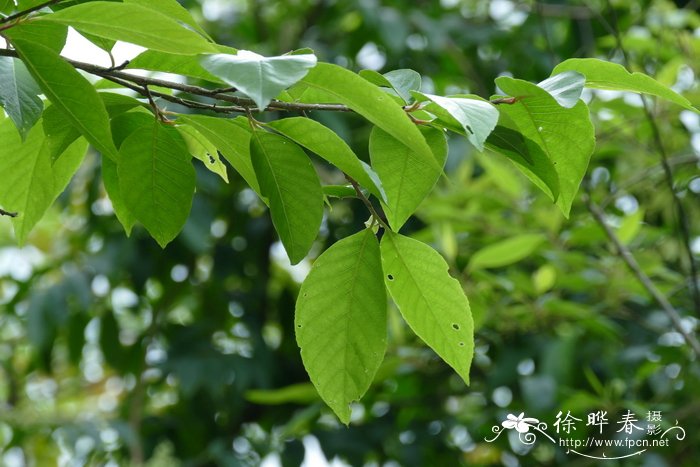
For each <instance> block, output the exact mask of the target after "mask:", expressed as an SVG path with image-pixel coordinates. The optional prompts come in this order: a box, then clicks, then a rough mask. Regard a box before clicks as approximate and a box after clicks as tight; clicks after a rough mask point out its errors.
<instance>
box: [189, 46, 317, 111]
mask: <svg viewBox="0 0 700 467" xmlns="http://www.w3.org/2000/svg"><path fill="white" fill-rule="evenodd" d="M200 63H201V64H202V66H203V67H204V69H205V70H207V71H208V72H210V73H212V74H214V75H216V76H218V77H219V78H221V79H222V80H223V81H224V82H225V83H227V84H229V85H231V86H235V87H236V88H237V89H238V90H239V91H241V92H242V93H244V94H245V95H247V96H248V97H250V98H251V99H253V101H255V104H256V105H257V106H258V109H260V110H264V109H265V108H266V107H267V106H268V104H269V103H270V101H271V100H272V99H274V98H275V97H276V96H277V95H278V94H279V93H281V92H282V91H283V90H284V89H287V88H288V87H290V86H291V85H293V84H294V83H296V82H297V81H299V80H300V79H302V78H303V77H304V76H306V74H307V73H308V72H309V69H310V68H313V67H314V66H315V65H316V56H315V55H313V54H304V55H282V56H280V57H263V56H262V55H258V54H256V53H255V52H250V51H248V50H239V51H238V53H237V54H236V55H230V54H214V55H207V56H204V57H202V58H201V59H200Z"/></svg>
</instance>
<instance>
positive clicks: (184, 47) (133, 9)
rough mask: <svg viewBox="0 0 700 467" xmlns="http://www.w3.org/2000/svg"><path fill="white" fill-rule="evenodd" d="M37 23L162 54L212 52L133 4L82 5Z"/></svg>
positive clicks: (170, 21) (172, 24) (158, 15)
mask: <svg viewBox="0 0 700 467" xmlns="http://www.w3.org/2000/svg"><path fill="white" fill-rule="evenodd" d="M37 21H38V22H42V21H44V22H52V23H59V24H64V25H66V26H72V27H73V28H75V29H76V30H78V31H80V32H86V33H88V34H93V35H95V36H98V37H104V38H106V39H113V40H121V41H125V42H131V43H132V44H136V45H140V46H142V47H147V48H149V49H152V50H160V51H163V52H170V53H175V54H183V55H195V54H201V53H212V52H216V49H215V48H214V47H213V45H212V44H211V43H210V42H208V41H207V40H206V39H205V38H204V37H202V36H201V35H200V34H198V33H196V32H194V31H192V30H190V29H187V28H186V27H184V26H182V25H181V24H179V23H178V22H177V21H175V20H174V19H172V18H170V17H168V16H166V15H164V14H162V13H160V12H158V11H156V10H153V9H151V8H146V7H143V6H141V5H136V4H133V3H117V2H105V1H97V2H88V3H82V4H79V5H75V6H71V7H69V8H66V9H64V10H60V11H57V12H55V13H52V14H50V15H45V16H42V17H41V18H39V19H38V20H37Z"/></svg>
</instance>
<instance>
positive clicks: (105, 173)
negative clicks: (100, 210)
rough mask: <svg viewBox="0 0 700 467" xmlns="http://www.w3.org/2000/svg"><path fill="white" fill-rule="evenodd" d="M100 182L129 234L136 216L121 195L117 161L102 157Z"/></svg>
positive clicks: (128, 234)
mask: <svg viewBox="0 0 700 467" xmlns="http://www.w3.org/2000/svg"><path fill="white" fill-rule="evenodd" d="M102 183H103V184H104V187H105V191H106V192H107V196H108V197H109V200H110V202H111V203H112V209H113V210H114V214H115V215H116V216H117V219H118V220H119V223H120V224H121V225H122V226H123V227H124V231H125V232H126V235H127V237H128V236H130V235H131V230H132V229H133V228H134V224H135V223H136V218H135V217H134V215H133V214H132V213H131V211H129V209H128V208H127V207H126V202H125V201H124V197H123V196H122V189H121V187H120V185H119V172H118V167H117V163H116V162H114V161H113V160H112V159H109V158H107V157H103V158H102Z"/></svg>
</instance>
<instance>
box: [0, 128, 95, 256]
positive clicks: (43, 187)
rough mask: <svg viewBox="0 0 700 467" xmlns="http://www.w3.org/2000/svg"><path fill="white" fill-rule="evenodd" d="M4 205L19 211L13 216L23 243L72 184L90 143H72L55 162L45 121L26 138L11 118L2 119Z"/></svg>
mask: <svg viewBox="0 0 700 467" xmlns="http://www.w3.org/2000/svg"><path fill="white" fill-rule="evenodd" d="M0 141H2V145H0V173H2V174H3V182H2V183H0V205H2V207H3V208H4V209H6V210H8V211H14V212H18V213H19V215H18V216H17V217H15V218H13V219H12V223H13V225H14V229H15V235H16V237H17V240H18V242H19V243H20V244H23V243H24V242H25V241H26V240H27V236H28V235H29V232H30V231H31V229H32V228H33V227H34V226H35V225H36V223H37V222H39V220H40V219H41V218H42V217H43V215H44V213H45V212H46V210H47V209H48V208H49V207H50V206H51V204H53V202H54V201H55V200H56V198H57V197H58V195H60V194H61V192H63V190H64V189H65V188H66V186H67V185H68V182H69V181H70V179H71V178H72V177H73V174H74V173H75V171H76V170H77V169H78V166H79V165H80V163H81V162H82V160H83V157H84V156H85V152H86V149H87V144H86V143H85V141H84V140H83V141H78V142H76V143H74V144H72V145H71V146H70V147H69V148H68V149H67V150H66V151H65V155H64V156H63V157H62V158H61V160H59V161H58V162H57V163H56V164H54V165H53V166H52V165H51V157H50V155H49V150H48V147H47V146H46V144H45V140H44V135H43V132H42V128H41V125H35V126H34V128H32V130H31V131H30V132H29V135H28V137H27V140H26V141H24V142H23V141H22V140H21V138H20V136H19V133H18V132H17V130H16V129H15V127H14V125H13V123H12V121H11V120H10V119H4V120H2V121H0Z"/></svg>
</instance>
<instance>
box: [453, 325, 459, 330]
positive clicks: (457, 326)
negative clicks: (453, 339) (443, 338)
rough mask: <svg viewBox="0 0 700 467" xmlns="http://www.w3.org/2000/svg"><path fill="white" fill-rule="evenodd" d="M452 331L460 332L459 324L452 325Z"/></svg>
mask: <svg viewBox="0 0 700 467" xmlns="http://www.w3.org/2000/svg"><path fill="white" fill-rule="evenodd" d="M452 329H454V330H455V331H459V324H457V323H452Z"/></svg>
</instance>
